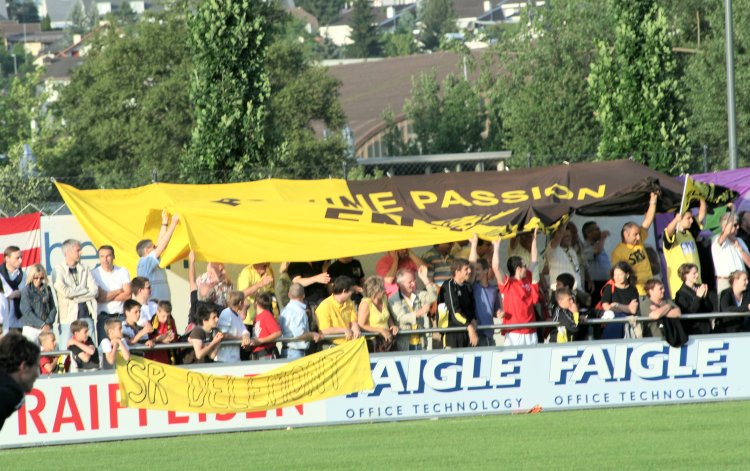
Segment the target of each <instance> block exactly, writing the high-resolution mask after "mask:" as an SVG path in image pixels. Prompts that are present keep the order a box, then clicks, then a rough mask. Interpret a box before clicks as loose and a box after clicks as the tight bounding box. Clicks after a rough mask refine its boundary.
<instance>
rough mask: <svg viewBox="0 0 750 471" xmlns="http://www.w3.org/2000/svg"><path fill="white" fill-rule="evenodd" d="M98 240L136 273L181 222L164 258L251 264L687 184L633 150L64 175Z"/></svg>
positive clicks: (400, 241) (671, 190)
mask: <svg viewBox="0 0 750 471" xmlns="http://www.w3.org/2000/svg"><path fill="white" fill-rule="evenodd" d="M57 188H58V190H59V191H60V194H61V195H62V196H63V198H64V200H65V202H66V203H67V205H68V207H69V208H70V210H71V211H72V212H73V214H74V215H75V217H76V218H77V219H78V222H79V223H80V224H81V226H82V227H83V229H84V230H85V231H86V233H87V234H88V235H89V237H90V238H91V240H92V242H94V244H95V245H97V246H100V245H102V244H109V245H112V246H113V247H115V249H116V251H117V261H118V264H119V265H123V266H125V267H126V268H129V269H131V273H134V271H135V266H136V263H137V261H138V256H137V254H136V253H135V247H136V244H137V243H138V241H139V240H140V239H144V238H148V239H151V240H153V241H154V242H156V241H157V240H158V239H159V237H160V234H163V233H164V231H165V230H166V226H165V225H163V224H162V210H166V212H167V213H169V214H177V215H179V224H177V226H176V230H175V232H174V234H173V235H172V237H171V240H170V242H169V244H168V245H167V247H166V250H165V251H164V252H163V253H162V254H161V257H160V259H161V265H162V266H166V265H169V264H170V263H174V262H176V261H177V260H180V259H183V258H185V257H186V256H187V254H188V251H189V250H193V251H194V252H195V254H196V257H197V258H198V259H199V260H204V261H215V262H226V263H236V264H251V263H261V262H274V263H277V262H285V261H306V260H329V259H333V258H338V257H345V256H358V255H365V254H372V253H379V252H384V251H388V250H396V249H402V248H410V247H423V246H426V245H432V244H439V243H445V242H454V241H461V240H468V239H469V238H470V237H471V235H472V234H474V233H476V234H478V235H479V236H480V237H482V238H484V239H487V240H490V239H494V238H497V237H503V238H509V237H513V236H515V235H516V234H518V233H519V232H525V231H530V230H533V229H534V228H543V229H545V230H547V231H552V230H554V229H555V228H556V227H557V226H558V225H559V224H560V223H561V222H562V221H564V220H565V219H566V218H567V217H568V216H569V215H570V214H571V213H572V212H577V213H578V214H580V215H583V216H591V217H595V216H600V215H607V216H609V215H625V214H639V213H643V212H645V211H646V209H647V208H648V201H649V194H650V192H654V191H657V192H659V193H660V196H659V201H658V208H659V210H660V211H666V210H668V209H672V208H676V207H677V206H678V205H679V202H680V197H681V195H682V185H681V184H680V183H679V182H677V181H676V180H674V179H673V178H671V177H669V176H668V175H665V174H662V173H659V172H655V171H653V170H651V169H649V168H648V167H644V166H643V165H640V164H638V163H635V162H631V161H627V160H626V161H611V162H597V163H577V164H570V165H555V166H550V167H543V168H541V167H540V168H531V169H522V170H514V171H511V172H454V173H436V174H432V175H406V176H396V177H392V178H379V179H372V180H335V179H330V180H278V179H271V180H262V181H256V182H245V183H231V184H216V185H177V184H166V183H155V184H152V185H148V186H144V187H140V188H132V189H123V190H78V189H76V188H73V187H70V186H68V185H64V184H61V183H57Z"/></svg>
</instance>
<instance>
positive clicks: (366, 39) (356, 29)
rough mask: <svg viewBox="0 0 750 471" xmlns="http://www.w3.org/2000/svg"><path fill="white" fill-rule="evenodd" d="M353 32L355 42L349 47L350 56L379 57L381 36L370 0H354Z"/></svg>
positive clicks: (352, 38) (351, 36) (352, 37)
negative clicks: (379, 35)
mask: <svg viewBox="0 0 750 471" xmlns="http://www.w3.org/2000/svg"><path fill="white" fill-rule="evenodd" d="M351 28H352V32H351V35H350V38H351V40H352V41H353V42H354V44H352V45H350V46H349V47H348V48H347V52H348V55H349V56H350V57H365V58H366V57H377V56H378V55H380V38H379V37H378V26H377V24H375V14H374V13H373V11H372V8H370V0H354V6H353V8H352V24H351Z"/></svg>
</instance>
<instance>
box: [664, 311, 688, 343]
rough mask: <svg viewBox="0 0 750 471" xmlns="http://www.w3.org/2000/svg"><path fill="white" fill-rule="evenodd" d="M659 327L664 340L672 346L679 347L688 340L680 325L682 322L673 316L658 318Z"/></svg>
mask: <svg viewBox="0 0 750 471" xmlns="http://www.w3.org/2000/svg"><path fill="white" fill-rule="evenodd" d="M659 329H660V330H661V334H662V335H663V336H664V340H665V341H666V342H667V343H668V344H669V345H671V346H672V347H681V346H682V345H685V344H686V343H687V341H688V335H687V333H685V329H684V328H683V327H682V322H681V321H680V320H679V319H677V318H673V317H662V318H661V319H659Z"/></svg>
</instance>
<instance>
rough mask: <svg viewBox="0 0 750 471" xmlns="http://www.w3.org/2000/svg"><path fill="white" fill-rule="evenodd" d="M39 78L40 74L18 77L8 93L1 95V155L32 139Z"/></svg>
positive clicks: (13, 81) (14, 79)
mask: <svg viewBox="0 0 750 471" xmlns="http://www.w3.org/2000/svg"><path fill="white" fill-rule="evenodd" d="M39 77H40V75H39V72H37V73H33V74H27V75H19V76H16V77H14V78H13V80H12V82H11V84H10V88H9V90H8V93H5V94H0V155H4V154H7V153H9V152H10V150H11V148H12V147H13V146H14V145H16V144H18V143H25V142H28V141H29V139H30V138H31V121H32V119H34V118H35V113H36V112H37V108H36V104H37V102H36V86H37V84H38V83H39Z"/></svg>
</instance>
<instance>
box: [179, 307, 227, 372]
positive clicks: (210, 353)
mask: <svg viewBox="0 0 750 471" xmlns="http://www.w3.org/2000/svg"><path fill="white" fill-rule="evenodd" d="M196 321H197V324H198V325H196V326H195V327H193V330H192V331H190V336H189V337H188V342H190V343H191V344H192V345H193V349H194V350H195V360H196V362H197V363H200V362H203V363H211V362H212V361H213V360H214V359H216V355H217V354H218V352H219V344H220V343H221V341H222V339H223V338H224V334H222V333H221V332H218V331H217V330H216V326H217V325H218V323H219V316H218V315H217V314H216V308H215V307H214V305H212V304H209V303H201V304H199V305H198V309H197V310H196Z"/></svg>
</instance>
